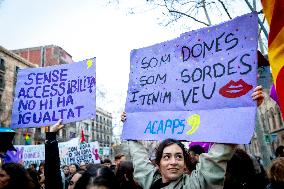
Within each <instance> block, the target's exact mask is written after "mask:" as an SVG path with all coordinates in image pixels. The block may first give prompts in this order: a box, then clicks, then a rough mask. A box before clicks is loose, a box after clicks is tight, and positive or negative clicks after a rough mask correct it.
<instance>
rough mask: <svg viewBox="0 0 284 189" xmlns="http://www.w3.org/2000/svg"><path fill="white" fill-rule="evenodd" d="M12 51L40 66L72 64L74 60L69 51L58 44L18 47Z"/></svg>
mask: <svg viewBox="0 0 284 189" xmlns="http://www.w3.org/2000/svg"><path fill="white" fill-rule="evenodd" d="M12 52H13V53H15V54H18V55H20V56H21V57H23V58H24V59H26V60H28V61H29V62H32V63H34V64H37V65H38V66H40V67H47V66H54V65H60V64H70V63H72V62H74V61H73V60H72V56H71V55H70V54H69V53H67V52H66V51H65V50H64V49H62V48H61V47H59V46H56V45H46V46H40V47H31V48H24V49H16V50H12Z"/></svg>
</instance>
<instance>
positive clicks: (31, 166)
mask: <svg viewBox="0 0 284 189" xmlns="http://www.w3.org/2000/svg"><path fill="white" fill-rule="evenodd" d="M29 168H30V169H31V170H32V171H35V170H36V168H37V165H36V164H35V163H32V164H30V166H29Z"/></svg>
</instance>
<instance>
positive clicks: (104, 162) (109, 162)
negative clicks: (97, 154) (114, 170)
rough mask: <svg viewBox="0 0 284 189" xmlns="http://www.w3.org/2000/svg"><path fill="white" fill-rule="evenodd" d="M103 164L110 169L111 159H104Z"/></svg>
mask: <svg viewBox="0 0 284 189" xmlns="http://www.w3.org/2000/svg"><path fill="white" fill-rule="evenodd" d="M102 164H103V165H104V166H107V167H110V166H111V160H110V159H104V160H103V162H102Z"/></svg>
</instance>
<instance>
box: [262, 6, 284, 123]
mask: <svg viewBox="0 0 284 189" xmlns="http://www.w3.org/2000/svg"><path fill="white" fill-rule="evenodd" d="M261 3H262V6H263V11H264V15H265V18H266V19H267V22H268V24H269V26H270V32H269V37H268V58H269V64H270V66H271V69H272V76H273V79H274V84H275V87H276V93H277V97H278V101H279V106H280V109H281V112H282V116H283V119H284V1H283V0H262V1H261Z"/></svg>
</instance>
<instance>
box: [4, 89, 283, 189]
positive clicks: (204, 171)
mask: <svg viewBox="0 0 284 189" xmlns="http://www.w3.org/2000/svg"><path fill="white" fill-rule="evenodd" d="M252 98H253V99H254V100H257V104H258V105H260V104H261V102H262V100H263V94H262V88H261V87H257V88H256V89H255V91H254V93H253V95H252ZM121 120H122V121H125V120H126V114H125V113H123V114H122V115H121ZM62 127H63V125H62V124H61V120H60V121H59V122H58V123H57V124H55V125H53V126H51V127H50V132H47V133H46V142H45V152H46V153H45V161H44V162H42V163H41V164H40V166H39V167H37V165H36V164H31V165H30V166H29V167H28V168H25V167H24V166H23V165H21V164H18V163H4V164H3V165H2V166H1V168H0V189H17V188H21V189H44V188H45V189H160V188H163V189H182V188H183V189H184V188H189V189H195V188H196V189H207V188H208V189H210V188H212V189H219V188H225V189H256V188H257V189H280V188H282V189H283V188H284V146H279V147H278V148H277V150H276V153H275V155H276V158H275V159H274V160H273V162H272V164H271V165H270V167H269V168H267V169H265V168H264V167H263V165H262V164H261V161H260V160H259V158H256V157H254V156H252V155H250V154H248V153H247V152H246V151H244V150H242V149H241V148H238V146H237V145H236V144H217V143H215V144H213V145H212V146H211V148H210V149H209V151H208V152H207V153H205V149H203V147H201V146H199V145H194V146H191V147H190V148H189V149H186V148H185V146H184V144H183V143H182V142H181V141H178V140H175V139H166V140H163V141H161V142H160V143H159V144H158V146H157V147H156V153H155V158H154V161H153V158H152V157H151V159H150V157H149V153H148V151H147V150H146V148H145V147H144V146H143V144H142V143H141V142H139V141H128V142H127V143H126V144H125V145H128V147H129V149H130V156H131V158H130V159H126V156H125V155H123V154H116V156H115V158H114V162H112V161H111V160H110V159H103V160H101V163H100V164H86V163H85V162H81V163H80V165H77V164H70V165H64V166H60V158H59V149H58V142H57V140H56V133H57V132H58V131H59V130H60V129H61V128H62Z"/></svg>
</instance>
